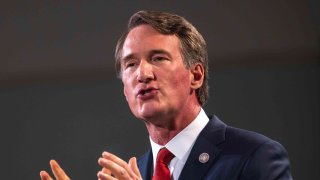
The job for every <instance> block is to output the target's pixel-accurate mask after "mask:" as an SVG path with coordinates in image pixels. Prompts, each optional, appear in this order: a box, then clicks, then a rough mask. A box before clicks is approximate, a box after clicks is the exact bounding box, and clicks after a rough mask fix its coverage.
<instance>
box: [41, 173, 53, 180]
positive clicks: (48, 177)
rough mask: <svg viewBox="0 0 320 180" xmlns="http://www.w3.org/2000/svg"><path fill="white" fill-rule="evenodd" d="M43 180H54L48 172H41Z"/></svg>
mask: <svg viewBox="0 0 320 180" xmlns="http://www.w3.org/2000/svg"><path fill="white" fill-rule="evenodd" d="M40 177H41V180H53V179H52V178H51V177H50V175H49V174H48V173H47V172H46V171H40Z"/></svg>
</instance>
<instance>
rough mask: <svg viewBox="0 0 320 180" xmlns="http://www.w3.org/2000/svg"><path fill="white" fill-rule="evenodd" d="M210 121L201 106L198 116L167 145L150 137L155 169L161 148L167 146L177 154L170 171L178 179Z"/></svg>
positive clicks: (170, 164)
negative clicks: (201, 133)
mask: <svg viewBox="0 0 320 180" xmlns="http://www.w3.org/2000/svg"><path fill="white" fill-rule="evenodd" d="M208 122H209V118H208V117H207V115H206V113H205V112H204V110H203V109H202V108H201V110H200V113H199V114H198V116H197V117H196V118H195V119H194V120H193V121H192V122H191V123H190V124H189V125H188V126H187V127H186V128H184V129H183V130H182V131H181V132H180V133H178V134H177V135H176V136H175V137H173V138H172V139H171V140H170V141H169V142H168V143H167V144H166V145H165V146H161V145H159V144H157V143H155V142H153V141H152V139H151V138H150V137H149V139H150V143H151V149H152V154H153V169H155V166H156V159H157V155H158V152H159V150H160V149H161V148H163V147H166V148H167V149H168V150H169V151H170V152H171V153H172V154H174V156H175V157H174V158H173V159H172V160H171V162H170V163H169V169H170V173H171V175H172V177H173V179H178V178H179V176H180V173H181V171H182V169H183V167H184V164H185V163H186V161H187V159H188V157H189V154H190V151H191V149H192V147H193V145H194V143H195V141H196V139H197V137H198V135H199V134H200V132H201V131H202V129H203V128H204V127H205V126H206V124H207V123H208Z"/></svg>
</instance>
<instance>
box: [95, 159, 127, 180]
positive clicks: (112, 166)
mask: <svg viewBox="0 0 320 180" xmlns="http://www.w3.org/2000/svg"><path fill="white" fill-rule="evenodd" d="M98 163H99V164H100V165H101V166H103V167H104V168H106V169H109V170H110V171H111V173H112V174H113V175H114V176H115V177H116V178H118V179H129V178H130V176H129V173H128V171H127V170H126V169H125V168H123V167H122V166H120V165H118V164H117V163H115V162H113V161H111V160H109V159H105V158H99V160H98ZM127 166H128V165H127ZM128 168H129V167H128ZM132 173H133V172H132Z"/></svg>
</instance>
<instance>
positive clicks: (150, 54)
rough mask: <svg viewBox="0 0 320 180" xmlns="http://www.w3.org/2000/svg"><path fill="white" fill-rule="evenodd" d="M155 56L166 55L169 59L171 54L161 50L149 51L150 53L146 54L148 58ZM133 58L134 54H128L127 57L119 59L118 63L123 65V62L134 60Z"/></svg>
mask: <svg viewBox="0 0 320 180" xmlns="http://www.w3.org/2000/svg"><path fill="white" fill-rule="evenodd" d="M155 54H165V55H167V56H169V57H170V58H171V54H170V53H169V52H168V51H166V50H163V49H154V50H151V51H150V52H149V53H148V56H149V57H150V56H153V55H155ZM135 56H136V55H135V53H131V54H128V55H126V56H124V57H123V58H121V59H120V62H123V63H125V62H127V61H128V60H130V59H134V58H135Z"/></svg>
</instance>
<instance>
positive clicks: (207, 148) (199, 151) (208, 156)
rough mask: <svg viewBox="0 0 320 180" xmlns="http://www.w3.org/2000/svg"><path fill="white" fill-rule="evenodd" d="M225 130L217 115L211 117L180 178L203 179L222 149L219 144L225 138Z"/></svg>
mask: <svg viewBox="0 0 320 180" xmlns="http://www.w3.org/2000/svg"><path fill="white" fill-rule="evenodd" d="M225 131H226V125H225V124H224V123H223V122H221V121H220V120H219V119H218V118H217V117H216V116H214V117H213V118H211V120H210V121H209V123H208V124H207V125H206V127H205V128H204V129H203V130H202V132H201V133H200V134H199V137H198V138H197V140H196V142H195V144H194V146H193V148H192V150H191V152H190V155H189V157H188V159H187V162H186V164H185V165H184V168H183V169H182V172H181V174H180V176H179V179H203V177H204V175H205V174H206V172H207V171H208V170H209V168H210V167H211V166H212V165H213V164H214V162H215V160H216V157H217V156H218V155H219V153H220V151H221V150H220V149H219V148H218V146H217V145H218V144H219V143H221V142H223V141H224V140H225ZM200 159H201V160H200Z"/></svg>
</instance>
